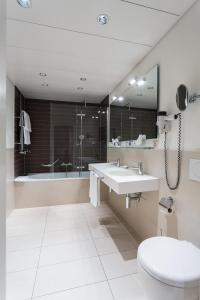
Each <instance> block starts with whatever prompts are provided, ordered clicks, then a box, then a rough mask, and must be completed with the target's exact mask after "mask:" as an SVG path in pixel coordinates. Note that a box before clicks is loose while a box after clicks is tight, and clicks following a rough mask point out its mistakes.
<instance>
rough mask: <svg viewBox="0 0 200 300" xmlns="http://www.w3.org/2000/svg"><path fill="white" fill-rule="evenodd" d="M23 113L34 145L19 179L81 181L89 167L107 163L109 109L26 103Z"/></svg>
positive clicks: (71, 104) (29, 100)
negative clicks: (38, 176) (41, 176)
mask: <svg viewBox="0 0 200 300" xmlns="http://www.w3.org/2000/svg"><path fill="white" fill-rule="evenodd" d="M24 109H25V110H26V111H27V112H28V113H29V115H30V119H31V125H32V134H31V145H30V147H29V151H28V152H27V154H26V155H25V156H24V157H23V160H24V162H23V163H24V166H23V174H22V172H21V174H19V172H18V174H17V176H21V175H29V174H38V173H51V174H55V173H56V174H57V175H58V173H60V174H61V173H62V176H63V175H64V174H65V176H66V177H70V176H71V177H73V176H75V173H76V175H77V176H80V177H82V176H84V174H85V175H86V172H88V164H89V163H95V162H106V161H107V107H106V106H103V105H99V104H85V103H74V102H61V101H48V100H35V99H33V100H32V99H26V100H25V104H24ZM17 155H18V154H17ZM18 156H19V155H18ZM21 156H23V155H21ZM57 175H56V176H57ZM52 176H54V175H52Z"/></svg>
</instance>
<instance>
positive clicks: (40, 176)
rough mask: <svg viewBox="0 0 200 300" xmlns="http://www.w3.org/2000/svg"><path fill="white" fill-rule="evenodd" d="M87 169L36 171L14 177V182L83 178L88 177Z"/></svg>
mask: <svg viewBox="0 0 200 300" xmlns="http://www.w3.org/2000/svg"><path fill="white" fill-rule="evenodd" d="M89 175H90V172H89V171H82V172H80V173H79V172H67V173H66V172H57V173H37V174H29V175H27V176H19V177H16V178H15V182H28V181H48V180H63V179H64V180H66V179H77V178H78V179H81V178H83V179H85V178H89Z"/></svg>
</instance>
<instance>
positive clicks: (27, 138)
mask: <svg viewBox="0 0 200 300" xmlns="http://www.w3.org/2000/svg"><path fill="white" fill-rule="evenodd" d="M23 132H24V144H25V145H30V144H31V138H30V132H29V131H28V130H27V129H26V128H25V127H23Z"/></svg>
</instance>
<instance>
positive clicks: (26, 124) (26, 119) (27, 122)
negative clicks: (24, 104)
mask: <svg viewBox="0 0 200 300" xmlns="http://www.w3.org/2000/svg"><path fill="white" fill-rule="evenodd" d="M24 127H25V129H26V130H27V131H29V132H32V130H31V121H30V117H29V114H28V113H27V112H26V111H24Z"/></svg>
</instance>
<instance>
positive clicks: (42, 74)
mask: <svg viewBox="0 0 200 300" xmlns="http://www.w3.org/2000/svg"><path fill="white" fill-rule="evenodd" d="M39 75H40V77H47V73H43V72H40V73H39Z"/></svg>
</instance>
